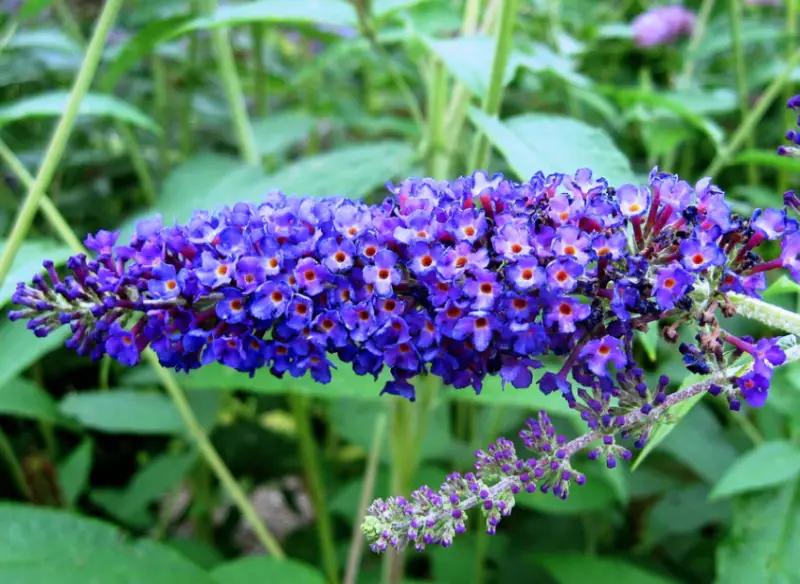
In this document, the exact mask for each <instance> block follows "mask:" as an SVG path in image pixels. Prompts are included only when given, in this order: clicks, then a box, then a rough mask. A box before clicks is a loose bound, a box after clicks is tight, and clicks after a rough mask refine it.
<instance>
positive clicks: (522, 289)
mask: <svg viewBox="0 0 800 584" xmlns="http://www.w3.org/2000/svg"><path fill="white" fill-rule="evenodd" d="M388 188H389V190H390V195H389V196H388V197H387V198H386V199H385V200H384V201H383V202H382V203H380V204H376V205H367V204H365V203H362V202H354V201H351V200H348V199H345V198H324V199H314V198H291V197H286V196H284V195H282V194H280V193H273V194H270V195H268V196H267V197H266V198H265V200H264V201H263V202H262V203H261V204H258V205H256V204H249V203H240V204H237V205H235V206H233V207H225V208H222V209H220V210H219V211H218V212H215V213H208V212H205V211H197V212H195V214H194V215H193V217H192V218H191V220H190V221H189V222H188V224H187V225H172V226H169V225H164V224H162V221H161V219H160V218H156V219H153V220H147V221H142V222H140V223H139V224H138V225H137V228H136V233H135V235H134V236H133V238H132V240H131V241H130V242H129V243H128V244H127V245H117V241H116V240H117V238H118V235H117V234H116V233H111V232H106V231H101V232H99V233H98V234H96V235H94V236H90V237H89V238H88V239H87V240H86V245H87V247H88V248H90V249H91V250H92V251H93V252H95V257H94V258H91V259H90V258H87V257H86V256H84V255H77V256H74V257H72V258H70V260H69V261H68V262H67V268H68V270H69V271H70V272H71V273H70V274H69V275H68V276H66V277H65V278H63V279H62V278H61V276H60V275H59V274H58V273H57V272H56V270H55V268H54V266H53V265H52V263H46V264H45V266H46V268H47V273H48V277H45V276H37V277H36V278H35V279H34V280H33V283H32V284H31V285H27V284H20V285H19V287H18V288H17V291H16V293H15V295H14V302H15V303H17V304H18V305H21V306H22V309H21V310H18V311H15V312H13V313H12V314H11V318H14V319H23V318H24V319H28V321H29V322H28V326H29V328H31V329H32V330H34V331H35V333H36V334H37V335H40V336H43V335H46V334H48V333H49V332H51V331H52V330H54V329H55V328H57V327H60V326H62V325H69V326H70V327H71V329H72V333H73V335H72V338H71V339H70V340H69V342H68V344H69V346H70V347H71V348H73V349H76V350H77V351H79V352H80V353H81V354H89V355H91V356H92V357H93V358H98V357H100V356H102V355H103V354H108V355H110V356H112V357H113V358H115V359H117V360H118V361H120V362H121V363H124V364H125V365H135V364H136V363H137V362H138V361H139V359H140V356H141V353H142V351H143V350H144V349H145V348H146V347H148V346H149V347H152V349H153V350H155V352H156V353H157V354H158V357H159V359H160V361H161V363H162V364H163V365H164V366H167V367H173V368H175V369H177V370H183V371H189V370H192V369H195V368H197V367H200V366H202V365H204V364H207V363H212V362H219V363H222V364H224V365H226V366H228V367H231V368H234V369H236V370H239V371H245V372H249V373H251V374H252V373H253V372H255V371H256V370H258V369H260V368H264V367H267V368H269V369H270V371H271V372H272V373H273V374H274V375H276V376H282V375H284V374H285V373H287V372H288V373H289V374H290V375H292V376H295V377H297V376H302V375H305V374H306V373H310V375H311V376H312V377H313V378H314V379H315V380H316V381H318V382H320V383H326V382H327V381H329V380H330V379H331V368H332V367H333V366H334V365H333V363H332V361H331V360H330V359H329V356H330V355H332V354H335V355H336V356H337V357H338V359H339V360H341V361H342V362H345V363H350V364H351V365H352V367H353V369H354V371H355V372H356V373H357V374H360V375H374V376H377V375H378V374H379V373H381V371H382V370H383V369H384V368H385V367H386V368H389V369H390V371H391V374H392V380H391V381H390V382H389V383H388V384H387V385H386V386H385V388H384V389H383V391H384V392H386V393H390V394H396V395H400V396H403V397H406V398H409V399H412V400H413V399H414V387H413V385H412V384H411V383H410V382H409V379H410V378H412V377H414V376H415V375H419V374H421V373H429V374H433V375H436V376H438V377H440V378H441V379H442V380H443V381H444V383H445V384H447V385H452V386H454V387H456V388H464V387H468V386H472V387H473V388H474V389H475V390H476V391H480V389H481V384H482V380H483V379H484V378H485V377H486V376H487V375H490V374H499V375H500V376H501V377H502V379H503V381H504V383H511V384H512V385H513V386H515V387H518V388H524V387H529V386H530V385H531V384H532V383H533V375H532V370H534V369H536V368H538V367H540V366H541V363H540V362H539V361H538V360H537V358H538V357H539V356H541V355H544V354H548V353H549V354H555V355H557V356H563V357H566V359H565V363H564V366H563V367H562V368H561V370H560V371H559V372H557V373H555V372H549V373H546V374H545V375H543V376H542V377H541V379H540V381H539V387H540V388H541V390H542V391H544V392H545V393H550V392H553V391H558V392H560V393H561V394H563V396H564V397H565V398H566V399H567V400H568V402H569V403H570V405H571V406H573V407H576V408H578V409H580V410H581V411H582V415H583V416H584V418H585V419H586V420H587V422H588V423H589V424H590V426H592V427H597V426H598V425H601V426H604V425H608V424H609V423H611V419H612V417H613V415H615V412H614V411H613V410H612V409H610V405H609V404H610V400H611V398H612V397H619V395H620V392H621V391H628V393H631V394H632V395H633V394H636V395H638V396H639V397H638V398H637V399H636V400H634V403H633V407H637V408H638V407H641V408H647V407H652V406H653V404H656V405H657V404H658V400H659V399H663V388H661V389H659V390H657V391H651V390H648V389H647V387H646V385H645V384H644V382H643V380H642V371H641V369H639V368H638V367H637V366H636V363H635V361H634V358H633V344H632V339H633V332H634V331H635V330H637V329H639V330H646V329H647V327H648V326H649V325H650V324H651V323H654V322H656V321H659V320H661V319H664V318H671V317H675V318H676V319H677V321H676V323H675V326H677V324H678V323H682V322H688V321H691V320H696V321H698V322H701V323H702V324H712V325H714V326H715V327H716V329H715V330H717V329H719V327H718V323H717V321H716V319H715V317H714V316H713V314H710V313H712V312H713V311H714V309H715V307H717V306H719V307H723V308H724V307H725V305H726V303H725V298H724V294H725V293H726V292H738V293H742V294H748V295H754V296H755V295H758V292H759V291H760V290H762V289H763V288H764V287H765V278H764V272H765V271H767V270H769V269H773V268H779V267H783V266H785V267H788V268H789V270H790V271H791V272H792V274H793V275H794V276H795V277H797V276H798V275H800V263H798V254H799V253H800V233H798V232H797V222H796V221H795V220H793V219H788V218H787V216H786V211H785V210H774V209H765V210H757V211H756V212H755V213H754V214H753V216H752V217H751V218H749V219H742V218H739V217H737V216H735V215H733V214H732V213H731V209H730V207H729V206H728V204H727V203H726V202H725V196H724V193H723V192H722V191H721V190H720V189H718V188H717V187H715V186H713V185H711V183H710V181H709V180H708V179H705V180H702V181H700V182H699V183H697V184H696V185H694V186H691V185H690V184H689V183H687V182H685V181H683V180H680V179H679V178H678V177H677V176H675V175H671V174H665V173H661V172H658V170H657V169H656V170H654V171H653V172H652V173H651V174H650V179H649V184H648V185H647V186H634V185H623V186H620V187H618V188H612V187H609V186H608V184H607V183H606V181H605V180H603V179H601V178H595V177H593V175H592V172H591V171H590V170H588V169H581V170H578V171H577V172H576V173H575V174H574V175H572V176H570V175H564V174H551V175H549V176H545V175H543V174H542V173H538V174H536V175H534V176H533V177H532V178H531V179H530V180H528V181H526V182H523V183H516V182H513V181H510V180H508V179H505V178H503V177H502V176H501V175H495V176H493V177H491V178H490V177H489V176H488V175H486V174H484V173H481V172H476V173H475V174H473V175H472V176H470V177H462V178H459V179H457V180H455V181H453V182H437V181H434V180H431V179H409V180H406V181H404V182H402V183H401V184H399V185H389V186H388ZM777 239H782V241H783V252H782V253H781V256H780V257H779V258H776V259H774V260H771V261H762V260H761V259H760V258H759V257H758V256H757V255H756V254H755V252H754V250H755V248H756V247H757V246H759V245H760V244H761V243H762V242H766V241H769V240H777ZM715 323H716V324H715ZM669 330H673V331H674V327H672V328H671V329H669ZM699 340H700V343H699V347H694V346H692V347H691V348H689V349H687V351H688V352H686V353H685V354H684V360H685V362H686V364H687V366H688V367H689V368H690V369H691V370H693V371H698V372H704V371H708V370H710V368H711V367H712V366H714V365H715V363H717V362H720V363H719V364H720V365H722V363H721V361H722V360H724V359H726V358H727V356H726V355H724V354H723V352H722V350H721V349H720V348H719V345H720V344H721V343H723V342H727V343H729V344H731V346H732V348H735V349H736V350H738V351H747V352H749V353H751V354H752V355H753V356H754V357H755V358H756V359H758V360H760V363H761V364H762V365H763V366H762V367H760V369H759V370H758V372H754V373H753V376H754V377H749V378H747V377H746V378H742V379H740V380H738V383H739V385H740V387H741V389H742V391H743V392H744V394H743V395H744V397H745V399H747V400H748V401H750V402H751V403H752V404H753V405H759V404H760V403H763V397H765V395H766V390H767V387H768V385H769V374H770V372H771V368H772V366H774V365H776V364H778V363H779V362H780V361H781V355H782V352H781V351H780V349H778V348H777V346H776V345H775V343H774V341H770V340H765V341H761V342H759V343H758V344H754V343H750V342H748V341H747V340H742V339H736V338H735V337H733V336H732V335H729V334H727V333H725V332H724V331H722V332H720V331H719V330H717V332H713V333H712V334H711V335H710V336H708V338H703V339H699ZM570 374H571V375H572V378H573V379H574V380H575V381H576V382H577V383H578V384H579V385H580V386H581V387H580V390H579V392H578V397H580V398H581V401H580V402H579V401H578V399H577V398H576V396H575V392H574V391H573V388H572V382H571V381H570V380H569V376H570ZM659 395H660V396H661V397H659ZM637 400H638V401H637Z"/></svg>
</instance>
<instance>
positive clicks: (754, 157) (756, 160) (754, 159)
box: [728, 150, 800, 173]
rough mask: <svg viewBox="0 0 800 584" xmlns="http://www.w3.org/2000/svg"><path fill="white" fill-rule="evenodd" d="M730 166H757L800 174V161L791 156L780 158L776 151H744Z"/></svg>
mask: <svg viewBox="0 0 800 584" xmlns="http://www.w3.org/2000/svg"><path fill="white" fill-rule="evenodd" d="M728 164H729V165H730V166H733V165H736V164H755V165H758V166H766V167H769V168H774V169H776V170H786V171H788V172H798V173H800V160H798V159H797V158H792V157H791V156H778V154H777V153H776V152H775V150H744V151H743V152H740V153H739V154H737V155H736V156H735V157H734V159H733V160H731V161H730V162H729V163H728Z"/></svg>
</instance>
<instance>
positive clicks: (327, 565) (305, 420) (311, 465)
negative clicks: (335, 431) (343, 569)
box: [289, 393, 339, 584]
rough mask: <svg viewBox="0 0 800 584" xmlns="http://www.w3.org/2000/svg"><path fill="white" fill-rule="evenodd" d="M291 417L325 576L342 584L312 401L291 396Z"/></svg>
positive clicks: (333, 583)
mask: <svg viewBox="0 0 800 584" xmlns="http://www.w3.org/2000/svg"><path fill="white" fill-rule="evenodd" d="M289 402H290V404H291V406H292V414H293V416H294V421H295V424H296V426H297V439H298V441H299V443H300V458H301V460H302V461H303V470H304V471H305V475H306V482H307V485H308V490H309V494H310V495H311V502H312V503H313V505H314V519H315V520H316V524H317V535H318V536H319V545H320V549H321V550H322V566H323V568H324V570H325V576H326V577H327V578H328V581H329V582H331V583H332V584H336V583H337V582H339V561H338V559H337V557H336V541H335V539H334V536H333V526H332V525H331V515H330V513H329V511H328V505H327V503H326V496H325V487H324V486H323V484H322V477H321V476H320V472H319V452H318V450H317V444H316V441H315V438H314V434H313V431H312V428H311V412H310V409H309V399H308V397H306V396H304V395H299V394H297V393H290V394H289Z"/></svg>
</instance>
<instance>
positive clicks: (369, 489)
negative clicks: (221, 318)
mask: <svg viewBox="0 0 800 584" xmlns="http://www.w3.org/2000/svg"><path fill="white" fill-rule="evenodd" d="M386 418H387V416H386V412H381V413H380V414H378V418H377V419H376V420H375V426H374V429H373V430H372V442H371V443H370V449H369V454H368V456H367V469H366V472H365V474H364V486H363V487H362V489H361V497H360V498H359V504H358V514H357V516H356V520H355V521H354V522H353V535H352V536H351V537H350V551H349V553H348V554H347V568H346V570H345V573H344V584H356V579H357V577H358V567H359V565H360V564H361V554H362V552H363V551H364V538H363V537H362V536H361V527H360V525H359V522H360V521H361V519H362V515H361V509H366V508H367V505H369V501H370V499H372V497H373V493H374V491H375V481H376V479H377V477H378V461H379V459H380V454H381V446H382V445H383V437H384V435H385V433H386Z"/></svg>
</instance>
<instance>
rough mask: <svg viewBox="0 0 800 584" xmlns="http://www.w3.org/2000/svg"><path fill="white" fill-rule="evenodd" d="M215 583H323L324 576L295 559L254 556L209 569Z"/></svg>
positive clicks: (324, 581)
mask: <svg viewBox="0 0 800 584" xmlns="http://www.w3.org/2000/svg"><path fill="white" fill-rule="evenodd" d="M211 577H212V578H213V580H214V582H216V583H217V584H253V583H254V582H269V584H325V583H326V582H327V581H326V580H325V576H323V575H322V573H320V572H319V571H318V570H317V569H315V568H313V567H312V566H309V565H307V564H303V563H301V562H298V561H297V560H285V559H284V560H279V559H278V558H269V557H264V556H260V557H254V556H251V557H249V558H241V559H238V560H234V561H232V562H228V563H226V564H222V565H221V566H217V567H216V568H214V569H213V570H212V571H211Z"/></svg>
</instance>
